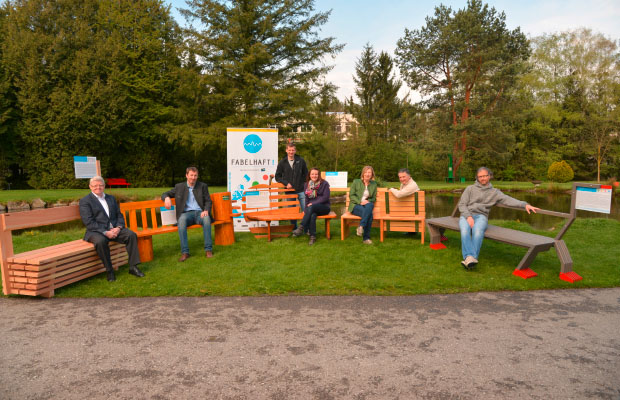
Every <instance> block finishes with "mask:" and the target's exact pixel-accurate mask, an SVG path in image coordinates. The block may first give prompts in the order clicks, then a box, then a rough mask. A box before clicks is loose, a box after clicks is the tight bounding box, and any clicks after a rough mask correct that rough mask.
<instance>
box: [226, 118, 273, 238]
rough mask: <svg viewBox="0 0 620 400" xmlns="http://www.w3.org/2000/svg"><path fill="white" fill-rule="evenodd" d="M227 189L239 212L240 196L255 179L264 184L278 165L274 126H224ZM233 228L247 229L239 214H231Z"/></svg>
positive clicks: (255, 181) (236, 229) (240, 210)
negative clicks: (226, 127) (225, 127)
mask: <svg viewBox="0 0 620 400" xmlns="http://www.w3.org/2000/svg"><path fill="white" fill-rule="evenodd" d="M226 131H227V147H226V153H227V165H228V168H227V174H228V191H229V192H230V193H231V196H232V205H233V207H239V209H238V210H237V211H239V212H242V209H241V204H242V202H241V197H242V195H243V192H244V191H245V190H248V189H249V188H250V187H252V186H254V185H258V184H259V183H264V184H268V183H269V175H275V173H276V167H277V165H278V130H277V129H268V128H228V129H227V130H226ZM233 221H234V227H235V231H238V232H239V231H246V232H247V231H248V230H249V228H250V225H249V224H248V223H247V222H245V219H244V218H243V216H239V217H235V218H233ZM252 226H255V225H252Z"/></svg>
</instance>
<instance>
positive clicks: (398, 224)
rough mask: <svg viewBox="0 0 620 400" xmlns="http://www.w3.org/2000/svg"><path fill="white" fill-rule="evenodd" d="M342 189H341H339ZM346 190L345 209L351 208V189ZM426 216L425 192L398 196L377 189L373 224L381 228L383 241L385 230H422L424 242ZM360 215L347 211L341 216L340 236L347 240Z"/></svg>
mask: <svg viewBox="0 0 620 400" xmlns="http://www.w3.org/2000/svg"><path fill="white" fill-rule="evenodd" d="M339 190H340V189H339ZM344 191H346V202H345V210H348V208H349V201H350V199H349V189H345V190H344ZM425 218H426V211H425V204H424V192H423V191H418V192H415V193H413V194H412V195H410V196H407V197H403V198H400V199H399V198H398V197H396V196H394V195H393V194H392V193H390V192H389V190H388V189H386V188H378V189H377V201H376V202H375V206H374V208H373V210H372V226H373V227H374V228H379V232H380V233H379V240H380V241H381V242H383V240H384V237H385V235H384V232H386V231H391V232H420V233H421V235H420V236H421V242H422V243H424V231H425V228H424V220H425ZM360 220H361V218H360V217H358V216H357V215H353V214H351V213H350V212H348V211H346V212H344V213H343V214H342V216H341V217H340V231H341V234H340V237H341V240H345V238H347V237H348V236H349V234H350V232H351V227H353V226H355V227H357V226H358V225H359V221H360Z"/></svg>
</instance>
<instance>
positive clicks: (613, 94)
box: [523, 29, 620, 181]
mask: <svg viewBox="0 0 620 400" xmlns="http://www.w3.org/2000/svg"><path fill="white" fill-rule="evenodd" d="M533 43H534V52H533V53H532V58H531V62H530V63H531V68H530V73H529V74H527V75H526V76H525V77H524V79H523V84H524V86H525V87H526V89H527V90H529V91H530V92H531V93H532V94H533V98H534V101H535V103H536V104H537V106H538V108H539V109H540V110H542V111H541V112H544V114H545V115H550V116H553V115H555V118H553V119H552V121H553V120H554V121H555V123H554V124H550V123H548V122H547V123H545V125H546V126H550V127H551V128H552V131H551V132H549V137H550V138H552V142H551V146H547V151H549V150H551V151H555V152H556V153H557V154H558V157H557V158H558V159H559V158H566V159H569V160H571V163H572V164H574V165H575V166H576V168H575V169H576V174H577V175H580V176H582V177H590V176H591V172H590V171H592V169H593V168H594V167H595V168H596V171H597V180H598V181H600V177H601V169H602V167H603V166H604V162H605V160H606V159H607V158H608V156H609V152H610V151H611V149H612V148H613V145H614V142H615V141H617V138H618V135H617V132H618V129H619V122H620V120H619V118H618V117H619V110H618V104H619V102H620V61H619V60H620V53H619V52H618V47H617V44H616V42H615V41H612V40H610V39H607V38H605V37H604V36H603V35H601V34H595V33H593V32H592V31H591V30H589V29H578V30H574V31H568V32H561V33H556V34H550V35H542V36H540V37H537V38H534V40H533ZM584 150H586V151H585V152H584ZM554 161H556V160H554Z"/></svg>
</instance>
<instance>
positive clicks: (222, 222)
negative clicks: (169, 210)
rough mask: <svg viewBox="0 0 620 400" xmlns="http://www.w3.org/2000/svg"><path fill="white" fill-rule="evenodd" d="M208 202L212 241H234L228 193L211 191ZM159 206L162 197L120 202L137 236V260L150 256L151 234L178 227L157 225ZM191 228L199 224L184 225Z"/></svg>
mask: <svg viewBox="0 0 620 400" xmlns="http://www.w3.org/2000/svg"><path fill="white" fill-rule="evenodd" d="M170 200H171V201H172V205H175V201H174V199H170ZM211 202H212V204H213V206H212V210H211V213H212V214H213V221H211V226H214V227H215V237H214V240H213V242H214V243H215V244H216V245H222V246H227V245H231V244H233V243H234V242H235V235H234V230H233V221H232V204H231V201H230V193H229V192H220V193H213V194H211ZM161 207H164V201H163V200H147V201H133V202H127V203H121V204H120V210H121V213H122V214H123V217H125V221H128V223H127V225H128V228H129V229H131V230H132V231H134V232H135V233H136V235H137V236H138V250H139V252H140V261H141V262H148V261H152V260H153V235H160V234H163V233H170V232H177V231H178V227H177V226H176V225H163V226H162V225H161V219H160V220H158V218H157V216H158V215H159V210H160V209H161ZM138 217H139V218H138ZM138 221H139V222H138ZM191 228H202V225H192V226H189V227H188V229H191Z"/></svg>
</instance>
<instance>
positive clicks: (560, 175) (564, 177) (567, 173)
mask: <svg viewBox="0 0 620 400" xmlns="http://www.w3.org/2000/svg"><path fill="white" fill-rule="evenodd" d="M547 176H548V177H549V180H551V181H552V182H569V181H572V180H573V177H574V176H575V173H574V172H573V169H572V168H571V166H570V165H568V163H567V162H566V161H564V160H562V161H557V162H554V163H553V164H551V165H550V166H549V171H548V172H547Z"/></svg>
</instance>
